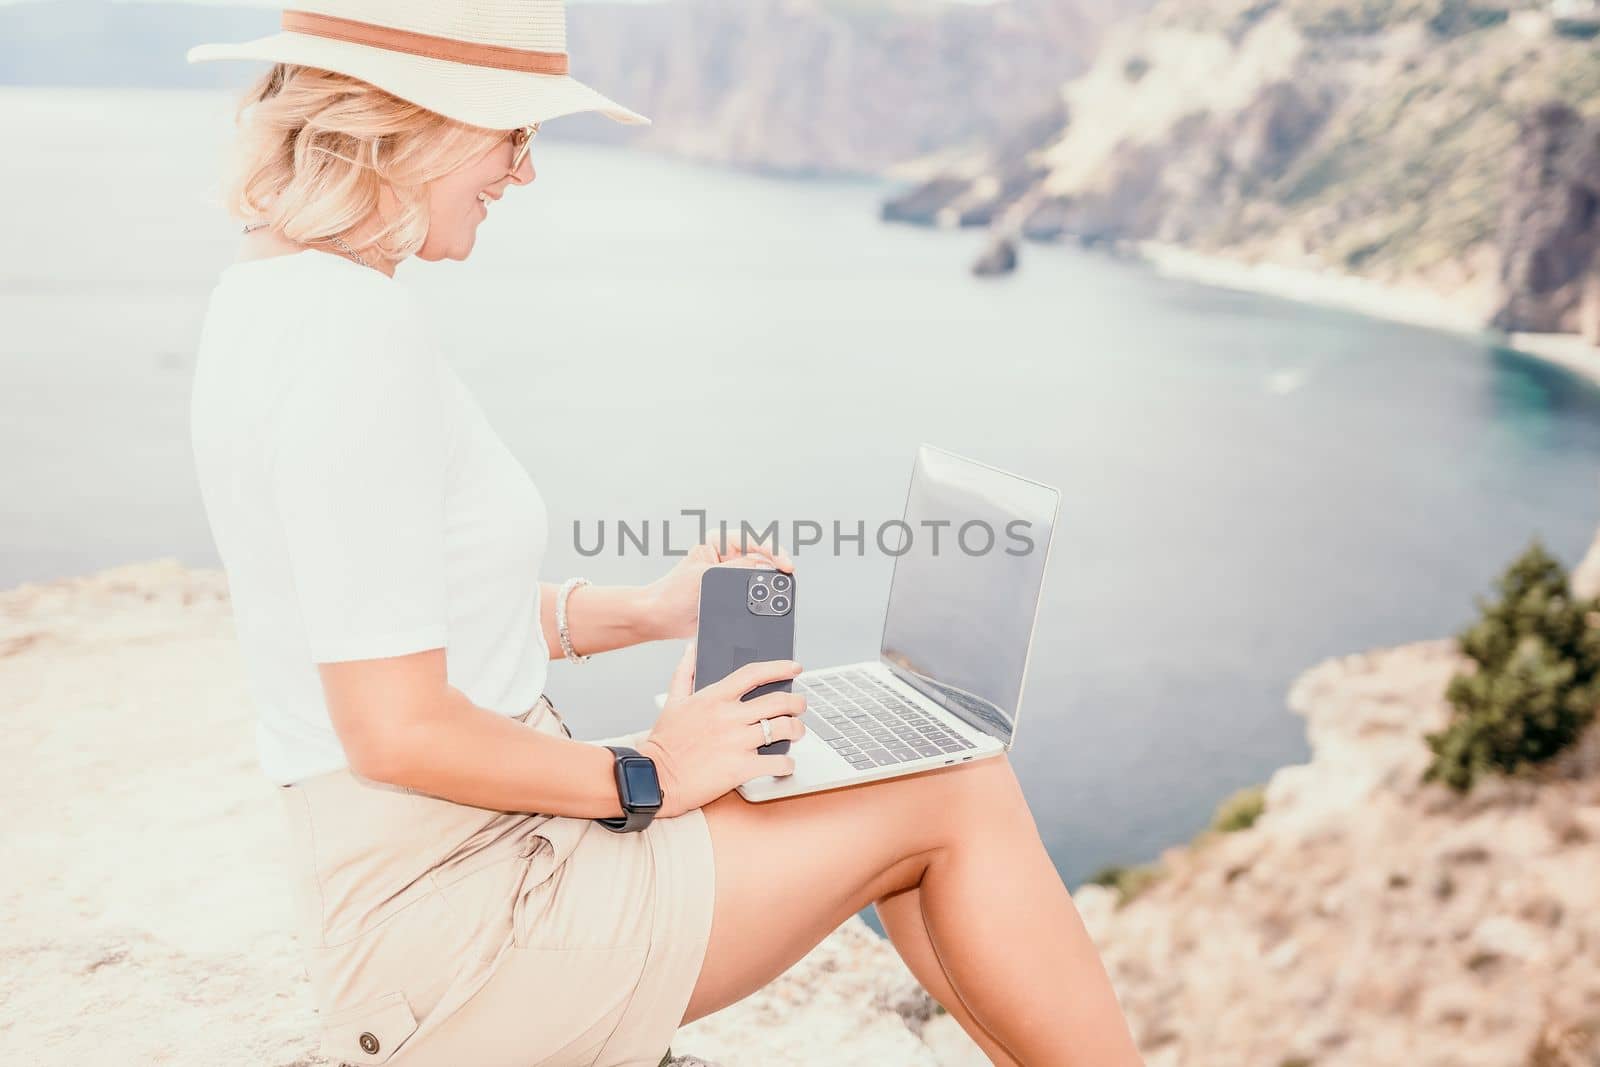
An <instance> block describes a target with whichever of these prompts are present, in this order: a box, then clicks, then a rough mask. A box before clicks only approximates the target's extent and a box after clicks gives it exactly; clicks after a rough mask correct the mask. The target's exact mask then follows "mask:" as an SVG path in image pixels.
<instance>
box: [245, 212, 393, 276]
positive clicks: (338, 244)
mask: <svg viewBox="0 0 1600 1067" xmlns="http://www.w3.org/2000/svg"><path fill="white" fill-rule="evenodd" d="M265 225H267V224H266V223H264V222H251V223H247V224H246V225H245V228H244V229H243V231H241V232H243V233H249V232H250V231H251V230H259V229H261V227H263V226H265ZM328 241H329V242H330V243H331V244H332V245H333V247H335V248H337V249H338V250H339V251H341V252H343V253H344V254H345V255H347V256H349V257H350V258H351V259H353V260H355V261H356V262H357V263H359V264H361V265H362V266H363V267H371V266H372V264H371V263H368V262H367V261H366V260H364V259H362V258H361V253H359V252H357V251H356V250H355V249H353V248H351V247H350V246H349V245H347V244H345V243H344V239H343V238H341V237H339V236H337V235H334V236H332V237H329V238H328ZM373 269H376V268H373Z"/></svg>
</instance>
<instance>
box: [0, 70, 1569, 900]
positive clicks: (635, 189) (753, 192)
mask: <svg viewBox="0 0 1600 1067" xmlns="http://www.w3.org/2000/svg"><path fill="white" fill-rule="evenodd" d="M152 116H154V119H153V120H152ZM226 130H227V114H226V109H225V101H224V100H223V99H222V98H220V97H214V96H208V95H203V94H180V93H121V94H116V95H105V94H98V93H72V92H59V93H58V92H48V93H41V92H38V91H31V90H30V91H27V92H16V91H7V92H0V131H3V132H4V133H5V134H7V135H8V138H7V140H8V143H13V144H15V143H18V140H19V139H20V141H21V142H22V143H23V144H28V145H31V146H33V147H35V148H40V149H42V151H31V150H29V151H18V152H15V153H12V159H13V160H14V161H16V162H11V163H8V166H7V168H6V171H5V173H4V175H3V177H0V183H3V184H0V193H3V194H4V196H5V199H6V202H7V203H8V204H11V205H12V206H13V208H18V209H19V210H15V211H13V212H8V216H12V217H11V218H9V219H8V230H9V232H8V234H7V236H6V238H5V240H6V248H7V252H8V255H7V256H5V257H4V261H3V262H0V322H4V323H5V328H4V330H3V331H0V455H4V456H5V457H6V461H5V463H4V464H0V530H3V533H0V585H11V584H14V583H16V582H19V581H24V580H29V579H42V578H51V577H57V576H61V575H68V574H74V573H80V572H84V571H87V570H91V569H94V568H99V567H104V566H109V565H113V564H118V563H123V562H127V561H130V560H137V559H145V558H152V557H157V556H168V555H170V556H176V557H178V558H179V559H181V560H183V561H184V562H186V563H191V564H203V565H213V566H214V565H216V559H215V556H214V554H213V552H212V549H211V545H210V538H209V534H208V532H207V530H206V527H205V520H204V515H203V513H202V511H201V510H200V502H199V498H198V495H197V490H196V488H195V485H194V481H193V473H192V470H191V467H190V464H189V456H188V440H187V424H186V418H187V399H188V394H187V390H188V383H189V370H190V366H191V363H192V352H193V346H194V343H195V339H196V337H197V333H198V329H199V322H200V316H201V313H202V311H203V307H204V301H205V297H206V293H207V290H208V287H209V285H210V284H211V281H212V279H213V277H214V275H215V272H216V270H217V269H219V268H220V267H221V266H222V265H224V264H225V263H226V262H228V261H229V260H230V259H231V257H232V255H233V248H234V242H235V237H234V235H233V227H232V225H231V224H230V223H229V222H228V221H227V219H226V218H225V217H224V216H223V214H222V213H221V211H220V209H219V208H218V207H217V206H216V204H215V203H214V200H213V192H212V186H213V185H214V181H215V173H216V169H217V167H218V166H219V165H220V159H219V158H218V152H219V149H218V148H217V145H218V144H220V138H221V137H223V136H224V134H225V132H226ZM537 149H538V150H537V151H536V153H535V162H536V165H537V167H538V168H539V172H540V176H539V178H538V181H537V182H536V183H535V184H534V185H533V186H532V187H531V188H527V189H512V190H510V191H509V195H508V196H507V197H506V199H505V200H504V201H502V202H500V203H498V204H496V205H495V206H494V207H493V208H492V209H491V218H490V219H489V220H488V221H487V222H486V223H485V224H484V225H483V227H482V229H481V231H480V239H479V245H478V248H477V250H476V251H475V253H474V255H473V256H472V258H471V259H470V260H469V261H468V262H465V263H444V264H421V263H419V264H414V265H410V266H407V267H404V268H402V272H401V275H400V276H401V277H402V278H405V279H407V280H408V281H409V283H410V284H412V285H413V286H414V287H415V288H416V289H417V290H418V291H419V293H420V294H421V295H422V297H423V299H424V301H425V302H426V303H427V305H428V311H429V314H430V319H431V321H432V322H433V323H434V324H435V335H436V337H437V339H438V340H439V343H440V344H441V345H442V346H444V347H445V349H446V351H447V352H448V354H449V356H450V358H452V359H453V360H454V362H455V364H456V366H457V367H458V368H459V369H460V371H461V373H462V375H463V377H464V378H465V379H466V381H467V383H468V384H469V385H470V386H472V387H473V388H474V390H475V391H476V393H477V395H478V396H479V397H480V399H481V400H482V402H483V405H484V407H485V409H486V410H487V411H488V413H489V415H490V417H491V419H492V420H493V421H494V423H495V424H496V426H497V427H498V428H499V429H500V431H501V433H502V434H503V435H504V437H505V438H506V440H507V441H508V443H509V444H510V445H511V447H512V448H513V450H514V451H515V452H516V453H517V455H518V456H519V457H520V458H521V459H522V460H523V462H524V463H525V464H526V465H527V467H528V469H529V470H530V472H531V473H532V474H533V477H534V478H535V480H536V481H537V482H538V484H539V485H540V487H541V489H542V490H543V492H544V494H545V496H546V497H547V499H548V501H549V503H550V507H551V516H552V531H551V540H552V549H551V552H550V555H549V559H548V568H547V570H546V572H545V574H544V577H546V578H559V577H561V576H563V575H566V574H570V573H582V574H585V575H587V576H589V577H590V578H593V579H595V580H597V581H618V582H632V581H644V580H647V579H649V578H651V577H654V576H655V575H656V574H658V573H659V572H660V571H661V570H662V569H664V567H665V566H666V565H667V562H666V561H665V560H663V559H661V558H659V556H657V557H656V558H641V557H640V556H639V555H637V554H630V555H628V556H626V557H624V558H618V557H617V556H616V555H615V554H607V555H603V556H600V557H597V558H584V557H582V556H580V555H579V554H578V553H577V552H576V550H575V548H574V545H573V538H572V524H573V522H574V521H579V522H581V523H583V524H584V529H585V531H586V534H587V535H588V536H586V540H589V539H591V538H592V533H593V530H594V528H595V526H594V524H595V523H596V522H598V521H599V520H600V519H607V520H609V521H611V522H615V521H616V520H617V519H627V520H630V521H632V522H635V523H638V522H640V521H642V520H644V519H647V518H650V519H654V520H656V521H657V522H658V523H659V521H661V520H663V519H670V518H673V517H676V516H678V515H679V512H680V509H683V508H705V509H707V510H709V511H710V513H711V514H713V515H724V516H729V517H732V518H735V519H737V518H738V517H741V516H744V517H749V518H751V519H753V520H757V523H758V525H764V524H765V523H766V522H767V521H769V520H773V519H776V520H779V521H780V522H781V523H783V524H785V526H787V524H789V523H790V522H792V521H793V520H796V519H813V520H817V521H822V522H824V523H828V522H831V521H832V520H834V519H840V520H843V521H847V522H849V523H851V524H852V525H853V523H854V522H855V520H857V519H861V520H865V521H866V522H867V524H868V528H869V529H871V528H872V527H874V526H875V525H876V524H877V523H878V522H881V521H884V520H887V519H892V518H895V517H896V516H897V515H898V512H899V508H900V506H901V503H902V501H903V498H904V491H905V479H906V477H907V474H908V472H909V464H910V460H911V455H912V451H913V449H914V447H915V445H916V444H917V442H919V441H923V440H927V441H931V442H933V443H936V444H940V445H942V446H944V447H946V448H950V449H952V450H955V451H957V452H962V453H966V454H969V455H972V456H975V457H977V458H980V459H983V460H986V461H988V462H992V463H996V464H999V465H1002V466H1005V467H1009V468H1012V469H1015V470H1017V471H1019V472H1022V473H1024V474H1027V475H1029V476H1031V477H1034V478H1038V479H1040V480H1043V481H1047V482H1051V483H1053V484H1055V485H1058V486H1060V487H1061V488H1062V490H1063V492H1064V494H1065V502H1064V504H1063V507H1062V525H1061V528H1060V531H1059V534H1058V539H1057V543H1056V546H1055V549H1054V552H1053V554H1052V559H1051V569H1050V573H1049V578H1048V590H1047V595H1046V600H1045V603H1044V605H1043V608H1042V611H1041V614H1040V619H1039V629H1038V634H1037V641H1038V646H1037V649H1038V651H1037V652H1036V654H1035V656H1034V659H1033V668H1032V674H1031V677H1030V679H1029V682H1028V691H1027V699H1026V701H1025V704H1024V707H1023V710H1022V715H1021V718H1020V721H1019V724H1018V733H1017V739H1018V747H1017V749H1016V750H1015V752H1014V753H1013V762H1014V764H1015V765H1016V767H1017V772H1018V774H1019V776H1020V777H1021V779H1022V781H1023V785H1024V787H1025V789H1026V791H1027V793H1028V796H1029V798H1030V800H1031V802H1032V804H1033V807H1034V810H1035V813H1036V816H1037V818H1038V822H1039V825H1040V829H1041V831H1042V833H1043V834H1044V836H1045V838H1046V841H1047V844H1048V845H1049V847H1050V849H1051V851H1052V854H1053V855H1054V857H1055V858H1056V861H1057V864H1058V866H1059V867H1060V869H1061V871H1062V874H1063V876H1064V877H1066V878H1067V879H1068V880H1069V882H1072V883H1074V884H1075V883H1076V882H1077V881H1079V880H1081V879H1082V878H1083V877H1085V876H1087V875H1088V874H1089V873H1091V872H1092V871H1093V870H1094V869H1096V868H1098V867H1099V866H1101V865H1103V864H1106V863H1111V862H1132V861H1139V860H1144V859H1148V858H1151V857H1153V856H1154V855H1155V854H1156V853H1157V852H1158V851H1159V849H1160V848H1162V847H1164V846H1166V845H1168V844H1171V843H1173V842H1176V841H1179V840H1183V839H1186V838H1187V837H1189V836H1190V835H1191V834H1193V833H1194V832H1195V831H1196V830H1198V829H1199V828H1200V827H1201V826H1203V825H1204V824H1205V823H1206V821H1207V820H1208V818H1209V814H1210V811H1211V809H1212V807H1213V806H1214V804H1215V803H1216V801H1217V800H1218V799H1220V798H1221V797H1222V796H1224V795H1226V794H1227V793H1228V792H1230V791H1231V790H1232V789H1234V788H1236V787H1238V786H1242V785H1246V784H1250V783H1253V782H1259V781H1262V780H1264V779H1265V778H1266V777H1267V776H1268V775H1269V774H1270V773H1271V772H1272V770H1273V769H1275V768H1276V767H1278V766H1281V765H1282V764H1284V763H1288V762H1295V761H1298V760H1300V759H1302V758H1303V757H1304V756H1305V754H1306V747H1305V742H1304V734H1303V730H1302V724H1301V722H1300V721H1299V720H1298V719H1297V718H1295V717H1293V716H1292V715H1290V714H1289V713H1288V712H1287V711H1286V710H1285V706H1284V696H1285V692H1286V690H1287V687H1288V685H1289V683H1290V681H1291V679H1292V678H1293V677H1294V676H1295V675H1296V674H1297V673H1299V672H1300V671H1301V670H1303V669H1305V668H1307V667H1309V666H1311V665H1312V664H1314V663H1315V662H1317V661H1318V660H1319V659H1321V658H1324V657H1327V656H1331V655H1337V654H1342V653H1346V652H1352V651H1356V650H1360V649H1365V648H1370V647H1373V646H1379V645H1387V644H1393V643H1396V642H1401V641H1408V640H1413V639H1418V638H1431V637H1438V636H1443V635H1446V634H1448V633H1451V632H1454V631H1455V630H1456V629H1457V628H1459V627H1460V625H1461V624H1463V623H1464V622H1465V621H1466V620H1467V619H1468V617H1469V615H1470V613H1471V611H1472V598H1473V597H1474V595H1476V594H1478V593H1480V592H1483V591H1485V590H1486V589H1487V586H1488V583H1489V581H1490V580H1491V578H1492V577H1493V575H1494V574H1495V573H1496V572H1497V571H1498V570H1499V568H1500V567H1501V566H1502V565H1503V563H1504V562H1505V561H1506V560H1507V559H1508V558H1509V557H1510V556H1511V555H1513V554H1514V553H1515V552H1516V551H1518V550H1519V549H1520V548H1521V547H1522V545H1523V544H1524V543H1525V542H1526V541H1527V539H1528V538H1529V537H1530V536H1533V535H1539V536H1541V537H1543V538H1544V539H1545V541H1546V543H1547V544H1548V545H1549V546H1550V547H1551V548H1552V549H1553V550H1554V551H1555V552H1556V553H1557V554H1558V555H1560V556H1561V557H1563V558H1564V559H1566V560H1567V561H1568V562H1573V561H1575V560H1576V559H1577V558H1578V556H1579V555H1580V554H1581V552H1582V550H1583V549H1584V548H1585V547H1586V546H1587V544H1588V543H1589V540H1590V538H1591V536H1592V534H1593V531H1594V528H1595V526H1596V523H1597V520H1600V492H1597V489H1600V484H1597V479H1596V471H1597V460H1600V392H1597V391H1596V390H1595V389H1594V388H1592V387H1590V386H1588V385H1586V384H1584V383H1582V382H1580V381H1578V380H1576V379H1574V378H1573V377H1571V376H1570V375H1568V374H1567V373H1565V372H1563V371H1560V370H1556V369H1553V368H1550V367H1547V366H1545V365H1542V364H1540V363H1538V362H1535V361H1532V360H1530V359H1527V358H1524V357H1521V356H1519V355H1516V354H1513V353H1510V352H1507V351H1504V350H1501V349H1497V348H1494V347H1492V346H1489V345H1485V344H1479V343H1474V342H1472V341H1469V340H1464V339H1461V338H1458V337H1453V336H1448V335H1444V334H1440V333H1435V332H1431V331H1428V330H1424V329H1419V328H1412V327H1407V326H1400V325H1395V324H1391V323H1385V322H1380V321H1374V320H1368V319H1363V318H1360V317H1358V316H1355V315H1351V314H1347V313H1343V312H1335V311H1328V310H1321V309H1317V308H1313V307H1308V306H1303V305H1299V304H1294V303H1289V302H1285V301H1281V300H1276V299H1269V298H1266V297H1258V296H1253V295H1247V294H1241V293H1234V292H1228V291H1223V290H1218V289H1211V288H1207V287H1203V286H1199V285H1195V284H1191V283H1186V282H1179V281H1174V280H1168V279H1164V278H1161V277H1159V276H1157V275H1155V274H1153V273H1151V272H1150V271H1149V270H1147V269H1145V268H1143V267H1140V266H1138V265H1135V264H1130V263H1125V262H1119V261H1116V260H1112V259H1108V258H1105V257H1101V256H1097V255H1092V254H1088V253H1083V252H1077V251H1072V250H1066V249H1046V248H1032V247H1030V248H1027V249H1025V250H1024V262H1023V269H1022V271H1021V272H1020V273H1019V274H1018V275H1016V276H1015V277H1012V278H1009V279H1003V280H998V281H990V282H978V281H975V280H973V279H971V278H969V277H968V276H967V274H966V266H967V264H968V263H969V262H970V260H971V259H972V258H973V256H974V255H975V254H976V252H977V250H978V248H979V245H980V242H981V238H979V237H978V236H976V235H972V234H954V235H953V234H943V233H931V232H925V231H919V230H912V229H903V228H887V227H884V226H881V225H880V224H878V223H877V222H876V220H875V211H876V205H877V201H878V198H879V196H880V195H881V193H882V189H881V187H879V186H877V185H874V184H870V183H825V182H813V183H800V182H788V181H781V180H774V179H763V178H755V177H750V176H744V175H740V174H734V173H728V172H724V171H719V170H714V169H707V168H701V167H696V166H690V165H685V164H681V163H675V162H670V161H665V160H661V159H655V158H650V157H646V156H642V155H638V154H633V153H629V152H627V151H624V150H613V149H604V150H602V149H594V148H584V147H579V146H573V145H567V144H563V143H562V141H561V137H560V126H559V123H552V124H551V127H550V128H549V129H548V130H547V131H546V132H545V134H544V135H542V136H541V137H540V140H539V143H538V146H537ZM679 521H680V522H684V521H685V520H682V519H681V518H680V520H679ZM687 528H688V527H687V525H685V526H683V527H680V528H678V529H675V532H674V535H673V536H674V541H675V542H678V541H679V540H680V536H679V535H680V533H681V532H683V531H685V530H687ZM613 543H614V542H613ZM656 547H659V546H658V545H657V546H656ZM849 552H850V553H851V554H846V555H844V556H834V555H832V554H831V553H829V552H824V551H820V550H815V549H812V550H805V551H802V552H801V553H800V554H799V556H798V562H799V566H800V575H801V580H802V582H803V583H804V589H805V597H804V600H803V611H802V614H801V617H800V619H799V632H800V638H799V640H800V649H799V654H800V658H801V660H802V661H803V662H805V663H807V664H811V665H817V666H821V665H826V664H829V663H834V662H844V661H849V660H855V659H862V658H870V657H871V656H872V655H873V654H874V653H875V650H876V648H877V638H878V631H879V627H880V624H881V621H882V605H883V598H884V594H885V592H886V590H887V583H888V578H889V566H890V560H889V558H888V557H886V556H883V555H881V554H879V553H878V552H877V551H876V550H875V549H874V548H872V546H871V545H870V543H869V544H868V546H867V549H866V552H865V554H864V555H863V556H861V557H857V556H856V555H854V554H853V552H854V549H853V548H851V549H850V550H849ZM676 658H677V650H676V649H675V648H670V647H666V646H662V647H649V648H641V649H635V650H629V651H627V652H623V653H618V654H615V655H612V656H608V657H605V658H603V659H599V660H595V661H593V662H591V663H590V664H588V665H586V666H584V667H581V668H579V667H568V666H566V665H561V666H559V667H558V668H557V669H556V670H555V672H554V674H553V677H552V682H551V692H552V695H553V697H555V699H557V700H558V702H560V704H561V706H562V708H563V710H564V711H565V712H566V713H567V715H568V717H569V720H570V721H573V722H574V723H575V724H576V725H577V727H578V728H579V729H580V736H582V735H584V734H586V735H587V736H590V737H599V736H603V735H605V734H609V733H614V732H621V731H623V730H629V729H637V728H640V727H643V726H646V725H648V724H649V722H650V721H652V719H653V717H654V706H653V703H652V700H651V697H652V694H654V693H656V692H657V691H659V690H660V689H661V688H662V687H663V686H664V684H665V681H666V679H667V677H668V675H669V673H670V670H671V667H672V665H673V663H674V662H675V661H676Z"/></svg>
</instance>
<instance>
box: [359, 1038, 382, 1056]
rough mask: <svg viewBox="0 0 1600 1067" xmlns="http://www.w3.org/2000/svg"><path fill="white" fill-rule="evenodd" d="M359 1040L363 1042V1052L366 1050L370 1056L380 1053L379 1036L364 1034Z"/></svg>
mask: <svg viewBox="0 0 1600 1067" xmlns="http://www.w3.org/2000/svg"><path fill="white" fill-rule="evenodd" d="M357 1040H359V1041H360V1042H361V1051H362V1052H365V1053H366V1054H367V1055H368V1056H376V1055H377V1054H378V1039H377V1038H375V1037H373V1036H372V1035H371V1034H362V1035H361V1036H360V1037H359V1038H358V1039H357Z"/></svg>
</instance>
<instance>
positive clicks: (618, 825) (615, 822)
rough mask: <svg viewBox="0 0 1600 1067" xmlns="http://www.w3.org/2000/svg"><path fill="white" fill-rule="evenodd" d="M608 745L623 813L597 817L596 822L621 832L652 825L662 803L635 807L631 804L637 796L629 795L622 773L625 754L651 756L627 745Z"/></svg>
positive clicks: (652, 762)
mask: <svg viewBox="0 0 1600 1067" xmlns="http://www.w3.org/2000/svg"><path fill="white" fill-rule="evenodd" d="M606 747H607V748H609V749H610V750H611V752H612V754H613V761H612V773H614V774H615V775H616V779H617V798H618V799H619V800H621V801H622V811H623V814H622V815H620V816H608V817H606V818H603V819H596V820H595V822H597V823H599V824H600V825H601V826H604V827H605V828H606V829H607V830H613V831H615V832H617V833H619V834H626V833H633V832H635V831H638V830H643V829H644V828H645V827H646V826H649V825H650V820H652V819H654V818H655V817H656V812H657V811H659V810H660V805H659V804H658V805H656V806H655V807H653V808H634V807H631V806H630V803H631V801H633V800H634V799H635V798H632V797H630V796H628V785H627V780H626V779H625V778H624V776H623V773H622V758H623V757H624V756H637V757H639V758H640V759H645V760H648V759H650V757H649V756H646V755H645V754H644V753H642V752H640V751H639V750H638V749H636V748H629V747H628V746H626V745H607V746H606ZM651 765H652V766H654V761H653V760H652V761H651Z"/></svg>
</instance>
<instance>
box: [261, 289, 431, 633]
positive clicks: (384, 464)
mask: <svg viewBox="0 0 1600 1067" xmlns="http://www.w3.org/2000/svg"><path fill="white" fill-rule="evenodd" d="M343 310H344V314H342V315H338V316H331V317H330V318H329V319H328V321H327V322H326V323H325V324H324V323H321V322H318V323H316V324H314V326H313V328H312V329H310V330H308V331H307V333H306V337H305V341H306V347H305V348H304V349H302V350H301V351H300V352H298V353H296V354H295V355H294V357H293V358H294V361H295V365H294V368H293V370H294V373H293V375H292V377H291V380H290V385H289V387H288V388H287V389H286V391H285V393H284V396H283V398H282V402H281V404H280V406H279V407H278V409H277V411H276V412H275V416H276V417H275V419H274V421H273V425H272V432H271V435H270V440H271V444H270V447H269V450H268V459H267V480H268V484H269V485H270V486H271V490H272V493H273V496H274V503H275V505H276V510H277V514H278V517H279V520H280V522H281V525H282V530H283V536H284V541H285V545H286V548H287V552H288V556H289V563H290V568H291V570H292V573H293V576H294V585H295V593H296V595H297V598H298V601H299V604H300V609H301V614H302V616H303V619H304V624H305V634H306V639H307V643H308V645H309V647H310V651H311V658H312V660H313V661H315V662H318V663H327V662H335V661H341V660H355V659H374V658H379V657H384V656H400V655H405V654H407V653H411V652H420V651H424V650H426V649H430V648H440V647H444V646H445V644H446V638H447V637H448V631H449V627H448V616H447V614H446V610H447V603H446V597H445V538H444V533H445V496H446V490H447V481H446V475H447V472H448V469H449V463H448V461H449V453H450V435H449V432H448V430H449V424H448V422H447V420H446V418H445V410H446V409H445V403H444V396H445V394H444V393H443V392H442V390H441V385H442V383H443V381H444V379H443V377H442V375H441V374H440V369H439V362H438V357H437V355H436V353H435V352H434V350H433V349H432V347H431V346H430V345H429V343H428V341H427V340H426V338H425V337H424V336H422V334H421V333H420V332H419V331H418V329H417V325H418V324H417V322H416V320H415V318H414V317H413V316H412V315H411V313H410V312H409V309H408V308H405V307H403V306H396V307H394V308H392V309H388V312H387V313H382V314H375V315H364V314H357V313H354V312H356V311H357V310H358V309H355V308H349V307H346V308H344V309H343Z"/></svg>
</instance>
